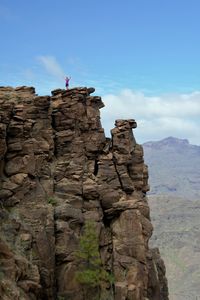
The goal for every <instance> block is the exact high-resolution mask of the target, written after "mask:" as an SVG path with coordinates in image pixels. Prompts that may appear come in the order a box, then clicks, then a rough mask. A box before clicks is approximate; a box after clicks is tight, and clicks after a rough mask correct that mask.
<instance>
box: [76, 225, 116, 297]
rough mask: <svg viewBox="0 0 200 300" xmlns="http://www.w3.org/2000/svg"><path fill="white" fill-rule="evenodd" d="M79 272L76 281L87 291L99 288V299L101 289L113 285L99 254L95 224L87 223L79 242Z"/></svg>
mask: <svg viewBox="0 0 200 300" xmlns="http://www.w3.org/2000/svg"><path fill="white" fill-rule="evenodd" d="M75 255H76V259H77V263H78V265H79V270H78V271H77V272H76V280H77V281H78V282H79V283H80V284H82V285H83V286H84V287H85V288H86V289H87V288H88V289H89V288H97V290H98V293H99V295H98V299H100V289H101V287H102V284H103V283H105V282H109V283H110V284H112V283H113V281H114V279H113V276H112V275H111V274H109V273H108V272H107V271H106V270H104V268H103V266H102V262H101V259H100V253H99V240H98V236H97V233H96V228H95V223H94V222H92V221H87V222H86V224H85V226H84V231H83V234H82V236H81V237H80V241H79V250H78V251H76V253H75Z"/></svg>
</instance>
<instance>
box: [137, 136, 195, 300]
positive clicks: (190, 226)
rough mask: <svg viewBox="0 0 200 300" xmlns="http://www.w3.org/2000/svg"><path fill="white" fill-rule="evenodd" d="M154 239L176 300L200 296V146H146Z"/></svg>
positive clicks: (170, 141) (171, 140)
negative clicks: (162, 258)
mask: <svg viewBox="0 0 200 300" xmlns="http://www.w3.org/2000/svg"><path fill="white" fill-rule="evenodd" d="M143 148H144V158H145V163H146V164H147V165H148V167H149V183H150V192H149V197H148V199H149V205H150V208H151V220H152V223H153V226H154V234H153V236H152V238H151V245H152V246H153V247H159V249H160V251H161V254H162V257H164V261H165V263H166V269H167V278H168V283H169V295H170V300H186V299H187V300H189V299H197V297H199V295H200V286H199V278H200V271H199V260H200V247H199V244H200V237H199V227H200V218H199V213H200V146H197V145H191V144H190V143H189V141H188V140H187V139H178V138H175V137H167V138H165V139H163V140H161V141H157V142H153V141H150V142H147V143H144V144H143Z"/></svg>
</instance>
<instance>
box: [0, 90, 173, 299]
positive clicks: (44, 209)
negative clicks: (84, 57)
mask: <svg viewBox="0 0 200 300" xmlns="http://www.w3.org/2000/svg"><path fill="white" fill-rule="evenodd" d="M93 92H94V89H93V88H85V87H84V88H74V89H70V90H61V89H57V90H54V91H52V96H51V97H50V96H37V95H36V94H35V90H34V88H32V87H18V88H11V87H0V263H1V264H0V279H1V280H0V295H1V296H0V299H3V300H9V299H12V300H36V299H39V300H40V299H47V300H52V299H68V300H70V299H71V300H84V299H85V296H84V293H83V291H82V286H81V285H80V284H79V283H78V282H77V281H76V278H75V274H76V271H77V270H78V268H79V266H78V265H77V262H76V259H75V252H76V250H77V247H78V245H79V240H80V236H81V234H82V230H83V226H84V224H85V222H86V221H87V220H93V221H94V223H95V225H96V231H97V234H98V239H99V251H100V257H101V261H102V265H103V267H104V269H105V270H106V271H107V272H108V273H111V274H113V275H114V283H113V284H112V285H111V284H108V285H107V286H106V287H105V290H106V292H107V293H106V294H104V296H102V298H101V299H104V300H106V299H109V300H110V299H115V300H168V289H167V280H166V277H165V266H164V263H163V261H162V259H161V258H160V255H159V251H158V249H153V250H152V249H149V246H148V241H149V238H150V237H151V234H152V224H151V221H150V217H149V206H148V203H147V197H146V192H147V191H148V189H149V186H148V169H147V166H146V165H145V164H144V159H143V149H142V146H140V145H138V144H137V143H136V141H135V138H134V135H133V132H132V129H133V128H136V126H137V124H136V122H135V120H133V119H131V120H116V122H115V128H114V129H112V130H111V134H112V138H111V139H109V138H106V137H105V134H104V130H103V128H102V126H101V122H100V108H102V107H103V106H104V104H103V102H102V100H101V98H100V97H98V96H91V93H93ZM105 295H106V296H105ZM103 297H104V298H103ZM90 299H91V300H93V299H95V290H94V291H91V296H90Z"/></svg>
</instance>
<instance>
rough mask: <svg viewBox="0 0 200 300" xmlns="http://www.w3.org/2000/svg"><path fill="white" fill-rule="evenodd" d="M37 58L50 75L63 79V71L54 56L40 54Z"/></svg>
mask: <svg viewBox="0 0 200 300" xmlns="http://www.w3.org/2000/svg"><path fill="white" fill-rule="evenodd" d="M37 59H38V60H39V62H40V63H41V64H42V65H43V67H44V68H45V69H46V71H47V72H48V73H49V74H50V75H53V76H54V77H56V78H57V79H59V80H63V77H65V73H64V71H63V70H62V68H61V66H60V65H59V63H58V62H57V60H56V58H55V57H54V56H48V55H41V56H38V57H37Z"/></svg>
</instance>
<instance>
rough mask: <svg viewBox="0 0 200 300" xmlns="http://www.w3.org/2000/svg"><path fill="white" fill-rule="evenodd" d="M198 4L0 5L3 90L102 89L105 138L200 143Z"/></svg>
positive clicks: (61, 0)
mask: <svg viewBox="0 0 200 300" xmlns="http://www.w3.org/2000/svg"><path fill="white" fill-rule="evenodd" d="M199 32H200V1H199V0H167V1H164V0H123V1H119V0H102V1H95V0H93V1H92V0H85V1H83V0H71V1H69V0H57V1H55V0H54V1H53V0H48V1H47V0H34V1H27V0H26V1H25V0H12V1H11V0H0V36H1V46H0V85H1V86H14V87H15V86H20V85H27V86H34V87H35V88H36V92H37V93H38V94H41V95H46V94H50V93H51V90H53V89H55V88H64V76H65V75H68V76H71V81H70V87H76V86H87V87H91V86H92V87H94V88H95V89H96V91H95V94H96V95H99V96H101V97H102V100H103V102H104V104H105V107H104V108H103V109H102V110H101V118H102V126H103V127H104V128H105V131H106V134H107V135H109V132H110V129H112V128H113V127H114V121H115V119H117V118H120V119H127V118H133V119H135V120H136V121H137V124H138V128H137V129H135V130H134V135H135V136H136V139H137V142H138V143H143V142H146V141H153V140H160V139H163V138H165V137H168V136H174V137H177V138H187V139H188V140H189V141H190V143H191V144H196V145H200V136H199V130H200V34H199Z"/></svg>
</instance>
